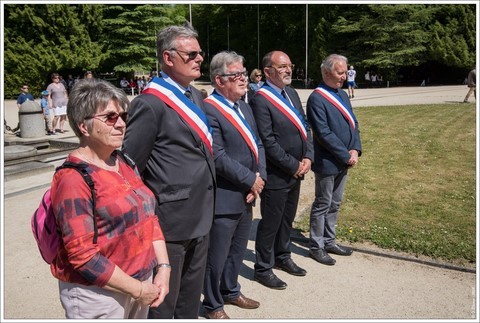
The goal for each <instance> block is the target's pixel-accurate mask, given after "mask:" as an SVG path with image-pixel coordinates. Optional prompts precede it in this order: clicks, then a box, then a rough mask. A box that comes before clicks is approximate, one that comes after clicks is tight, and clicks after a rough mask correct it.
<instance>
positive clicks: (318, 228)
mask: <svg viewBox="0 0 480 323" xmlns="http://www.w3.org/2000/svg"><path fill="white" fill-rule="evenodd" d="M347 178H348V175H347V169H346V168H345V169H344V170H343V171H342V172H340V173H338V174H336V175H329V176H322V175H319V174H317V173H315V200H314V201H313V204H312V210H311V212H310V250H318V249H323V248H325V246H326V245H331V244H334V243H335V226H336V224H337V216H338V210H339V209H340V205H341V203H342V198H343V191H344V189H345V184H346V183H347Z"/></svg>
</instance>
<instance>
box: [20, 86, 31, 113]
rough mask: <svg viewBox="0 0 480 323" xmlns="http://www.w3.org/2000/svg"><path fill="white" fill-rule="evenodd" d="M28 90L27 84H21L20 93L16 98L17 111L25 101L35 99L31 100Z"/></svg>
mask: <svg viewBox="0 0 480 323" xmlns="http://www.w3.org/2000/svg"><path fill="white" fill-rule="evenodd" d="M28 89H29V88H28V85H27V84H23V85H22V86H21V87H20V91H21V92H20V94H19V95H18V97H17V107H18V109H19V110H20V107H21V106H22V104H23V103H24V102H25V101H35V99H34V98H33V95H32V94H31V93H30V92H29V91H28Z"/></svg>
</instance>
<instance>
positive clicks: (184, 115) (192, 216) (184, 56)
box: [123, 25, 216, 319]
mask: <svg viewBox="0 0 480 323" xmlns="http://www.w3.org/2000/svg"><path fill="white" fill-rule="evenodd" d="M197 38H198V34H197V32H196V31H195V30H194V29H193V28H192V27H190V26H189V25H184V26H168V27H165V28H164V29H162V30H161V31H160V32H159V33H158V37H157V40H158V41H157V53H158V59H159V63H160V65H161V67H162V69H161V70H162V71H161V73H160V76H158V77H154V78H153V79H152V81H150V83H149V84H148V87H147V88H146V89H145V90H144V91H143V92H142V94H140V95H139V96H137V97H136V98H134V99H133V100H132V102H131V106H130V108H129V109H128V115H129V119H128V124H127V132H126V135H125V141H124V145H123V148H124V149H125V151H126V152H127V153H128V154H129V155H130V156H131V157H132V158H133V159H134V160H135V161H136V163H137V165H138V169H139V170H140V173H141V174H142V178H143V180H144V181H145V184H146V185H147V186H148V187H149V188H150V189H151V190H152V191H153V193H154V194H155V196H156V197H157V202H158V203H157V207H156V208H155V213H156V214H157V216H158V218H159V221H160V224H161V225H162V229H163V230H164V231H163V233H164V234H165V240H166V243H167V250H168V255H169V258H170V261H171V265H172V274H171V276H170V293H169V294H168V295H167V297H166V298H165V302H163V303H162V304H161V305H160V306H159V307H157V308H151V309H150V313H149V318H151V319H172V318H175V319H197V318H198V311H199V309H200V301H201V293H202V289H203V280H204V277H205V266H206V263H207V252H208V240H209V232H210V228H211V227H212V222H213V215H214V206H215V205H214V202H215V200H214V198H215V186H216V183H215V163H214V158H213V148H212V144H213V143H212V141H213V139H212V130H211V127H210V125H209V123H208V120H207V116H206V114H205V107H204V104H203V97H202V93H201V92H200V91H199V90H198V89H196V88H195V87H193V86H192V85H191V84H190V83H191V82H192V81H193V80H195V79H197V78H199V77H200V76H201V72H200V70H201V69H200V66H201V64H202V62H203V55H204V53H203V51H202V49H201V47H200V44H199V43H198V40H197Z"/></svg>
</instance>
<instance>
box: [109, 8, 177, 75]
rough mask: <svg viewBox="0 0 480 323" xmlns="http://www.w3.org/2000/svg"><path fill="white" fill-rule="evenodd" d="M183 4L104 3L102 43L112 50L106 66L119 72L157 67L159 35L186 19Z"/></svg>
mask: <svg viewBox="0 0 480 323" xmlns="http://www.w3.org/2000/svg"><path fill="white" fill-rule="evenodd" d="M182 7H184V6H171V5H150V4H147V5H123V6H106V7H105V19H104V23H105V33H104V35H103V43H104V44H105V47H106V48H107V50H108V53H109V56H110V57H109V63H108V64H105V65H104V66H103V69H104V70H110V71H112V70H113V71H115V72H120V73H122V72H123V73H129V74H133V72H136V71H138V72H141V71H152V70H154V69H155V68H156V61H157V59H156V35H157V33H158V31H159V30H160V29H161V28H163V27H165V26H167V25H170V24H181V23H184V22H185V9H184V8H182Z"/></svg>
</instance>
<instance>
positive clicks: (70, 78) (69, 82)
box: [67, 74, 75, 93]
mask: <svg viewBox="0 0 480 323" xmlns="http://www.w3.org/2000/svg"><path fill="white" fill-rule="evenodd" d="M74 86H75V79H74V78H73V76H72V74H68V78H67V92H68V93H70V91H71V90H73V87H74Z"/></svg>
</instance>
